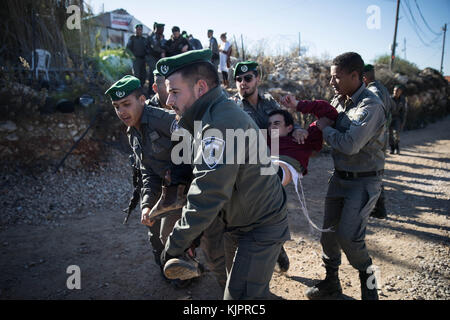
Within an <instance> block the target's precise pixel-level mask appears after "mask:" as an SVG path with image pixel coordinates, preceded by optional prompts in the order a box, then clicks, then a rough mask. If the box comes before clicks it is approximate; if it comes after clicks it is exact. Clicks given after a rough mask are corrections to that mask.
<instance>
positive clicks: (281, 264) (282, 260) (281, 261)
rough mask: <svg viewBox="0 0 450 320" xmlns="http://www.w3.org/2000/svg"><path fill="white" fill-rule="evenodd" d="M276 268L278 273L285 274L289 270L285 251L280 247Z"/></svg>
mask: <svg viewBox="0 0 450 320" xmlns="http://www.w3.org/2000/svg"><path fill="white" fill-rule="evenodd" d="M277 266H278V268H279V270H280V272H286V271H288V270H289V257H288V255H287V253H286V250H284V248H283V246H281V252H280V255H279V256H278V260H277Z"/></svg>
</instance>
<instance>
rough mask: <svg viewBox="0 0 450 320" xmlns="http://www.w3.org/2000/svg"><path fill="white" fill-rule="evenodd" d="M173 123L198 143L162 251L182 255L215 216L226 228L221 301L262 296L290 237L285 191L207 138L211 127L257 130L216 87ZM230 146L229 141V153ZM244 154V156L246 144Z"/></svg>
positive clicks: (220, 143)
mask: <svg viewBox="0 0 450 320" xmlns="http://www.w3.org/2000/svg"><path fill="white" fill-rule="evenodd" d="M194 121H201V125H202V127H201V132H194ZM179 125H180V126H181V127H183V128H185V129H186V130H188V131H189V132H190V133H191V135H192V136H193V137H194V139H195V138H196V137H200V139H202V140H201V142H198V143H197V145H196V144H195V143H194V147H193V150H194V153H193V163H194V165H193V166H194V171H193V174H194V179H193V181H192V184H191V187H190V189H189V192H188V195H187V204H186V206H185V207H184V208H183V214H182V218H181V219H180V220H179V221H178V222H177V223H176V225H175V227H174V230H173V232H172V234H171V235H170V237H169V239H168V241H167V243H166V251H167V253H168V254H169V255H171V256H179V255H181V254H183V252H184V251H185V250H186V249H187V248H189V246H190V245H191V243H192V241H193V240H194V239H195V238H196V237H197V236H198V235H199V234H201V232H202V231H203V230H205V229H206V228H207V227H208V226H209V225H210V224H211V223H212V222H213V221H214V219H216V218H217V217H219V218H220V219H221V220H222V221H223V223H224V224H225V228H226V236H225V246H226V260H227V271H228V279H227V285H226V288H225V294H224V298H225V299H258V298H264V297H266V296H267V294H268V292H269V282H270V279H271V277H272V273H273V270H274V266H275V263H276V260H277V258H278V255H279V253H280V248H281V246H282V244H283V242H284V241H286V240H288V239H289V238H290V236H289V228H288V221H287V210H286V193H285V191H284V189H283V187H282V185H281V183H280V180H279V179H278V176H277V175H276V174H273V175H262V174H261V169H262V168H263V167H264V165H262V164H259V163H258V164H248V163H245V164H238V163H237V161H236V159H234V160H233V159H230V158H227V148H228V147H229V148H232V147H231V145H232V144H231V145H228V143H229V141H224V140H221V139H220V138H218V137H216V136H214V135H209V134H208V132H211V131H209V130H210V129H216V130H218V131H220V132H221V134H222V137H223V138H224V139H225V137H226V130H227V129H234V130H238V129H241V130H244V131H246V130H248V129H252V130H257V129H258V128H257V126H256V125H255V123H254V121H253V120H251V118H250V117H249V116H248V115H247V114H246V113H245V112H243V111H242V109H241V108H240V107H238V106H237V105H236V104H235V103H234V102H233V101H231V100H229V99H227V97H226V95H224V94H223V92H222V90H221V88H220V87H216V88H213V89H211V90H210V91H208V92H207V93H206V94H205V95H203V96H202V97H200V98H199V99H198V100H197V101H196V102H195V103H194V104H193V105H192V106H191V107H190V108H189V109H188V110H187V111H186V112H185V113H184V115H183V117H182V118H181V120H180V121H179ZM205 134H206V136H205ZM264 146H265V147H266V144H265V142H264ZM236 148H237V146H236V143H234V151H236ZM196 150H197V152H195V151H196ZM230 151H231V150H230ZM266 151H267V150H266ZM245 152H246V153H245V154H246V155H247V154H249V146H248V144H247V145H246V146H245ZM266 154H267V156H268V152H266ZM220 159H222V160H223V161H220ZM230 160H231V161H233V162H232V163H231V164H230V163H229V162H230ZM267 166H270V164H267Z"/></svg>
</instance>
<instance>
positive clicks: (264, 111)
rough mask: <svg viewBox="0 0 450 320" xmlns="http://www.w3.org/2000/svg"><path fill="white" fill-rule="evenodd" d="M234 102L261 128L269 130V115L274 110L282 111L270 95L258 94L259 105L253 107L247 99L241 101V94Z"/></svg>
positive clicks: (236, 96)
mask: <svg viewBox="0 0 450 320" xmlns="http://www.w3.org/2000/svg"><path fill="white" fill-rule="evenodd" d="M234 100H235V101H236V103H237V104H238V106H240V107H241V108H242V109H243V110H244V111H245V112H246V113H247V114H248V115H249V116H250V117H251V118H252V119H253V120H254V121H255V122H256V124H257V125H258V127H260V128H261V129H267V128H268V126H269V113H271V112H272V111H273V110H278V109H281V107H280V105H279V104H278V102H277V101H276V100H275V99H274V98H273V97H272V95H271V94H270V93H264V94H262V93H260V92H258V104H257V106H256V108H255V107H253V106H252V105H251V104H250V103H249V102H248V101H247V100H246V99H245V98H243V99H241V97H240V96H239V94H236V95H235V96H234Z"/></svg>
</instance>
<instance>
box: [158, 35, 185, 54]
mask: <svg viewBox="0 0 450 320" xmlns="http://www.w3.org/2000/svg"><path fill="white" fill-rule="evenodd" d="M184 46H187V47H188V50H189V41H188V40H187V39H186V38H184V37H182V36H179V37H178V38H177V39H175V38H174V37H173V36H172V37H171V38H170V39H169V40H167V41H166V44H165V45H164V47H165V50H166V57H171V56H175V55H177V54H180V53H182V51H181V49H183V47H184Z"/></svg>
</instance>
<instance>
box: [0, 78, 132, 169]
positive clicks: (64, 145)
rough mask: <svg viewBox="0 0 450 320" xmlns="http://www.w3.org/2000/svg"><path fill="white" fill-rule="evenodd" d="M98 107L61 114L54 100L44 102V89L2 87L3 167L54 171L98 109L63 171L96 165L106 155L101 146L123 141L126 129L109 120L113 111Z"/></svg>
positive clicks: (0, 153) (0, 152)
mask: <svg viewBox="0 0 450 320" xmlns="http://www.w3.org/2000/svg"><path fill="white" fill-rule="evenodd" d="M102 103H103V104H104V102H100V105H99V104H96V105H95V106H92V107H90V108H89V109H86V108H83V107H81V106H79V105H75V107H74V110H72V112H68V111H64V112H61V111H59V110H57V109H55V105H54V104H55V102H54V101H51V99H49V97H48V94H47V92H46V90H45V89H43V90H40V91H36V90H33V89H31V88H30V87H27V86H24V85H22V84H18V83H10V84H8V86H7V87H6V86H3V87H2V89H0V157H1V162H2V164H5V163H6V164H8V165H17V166H26V167H43V168H47V167H56V165H57V164H58V163H59V161H60V160H61V159H62V158H63V157H64V155H65V154H66V153H67V152H68V151H69V150H70V149H71V147H72V146H73V145H74V143H75V142H76V141H77V140H78V139H79V138H80V137H81V136H82V134H83V133H84V132H85V131H86V129H87V128H88V126H89V125H90V123H91V121H92V119H93V118H94V117H95V116H96V114H97V112H98V110H100V112H98V114H97V116H96V121H95V122H93V125H92V126H91V128H90V129H89V130H88V131H87V133H86V135H85V136H84V138H83V139H82V140H81V141H80V143H79V144H78V145H77V147H76V148H75V149H74V150H73V152H72V153H71V155H70V156H68V158H67V159H66V161H65V163H64V167H69V168H73V169H76V168H79V167H80V166H83V167H86V166H87V167H92V166H98V165H99V164H100V163H101V162H103V161H106V160H107V157H108V148H105V147H106V146H107V145H106V144H105V143H104V142H105V141H106V142H107V141H110V142H112V143H114V142H117V141H118V140H120V139H123V137H124V135H123V132H124V129H125V128H124V127H123V126H121V123H120V121H116V120H117V119H114V117H113V116H114V115H113V114H112V113H111V109H112V108H111V107H110V106H106V105H103V106H102V105H101V104H102ZM73 105H74V104H73ZM108 107H109V108H108ZM98 108H101V109H98Z"/></svg>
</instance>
